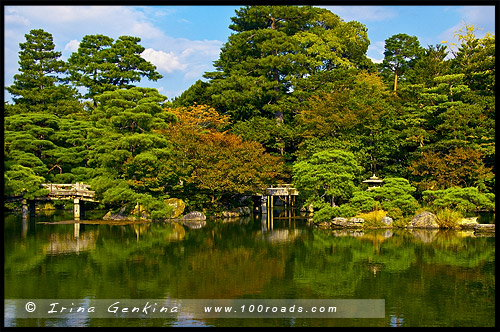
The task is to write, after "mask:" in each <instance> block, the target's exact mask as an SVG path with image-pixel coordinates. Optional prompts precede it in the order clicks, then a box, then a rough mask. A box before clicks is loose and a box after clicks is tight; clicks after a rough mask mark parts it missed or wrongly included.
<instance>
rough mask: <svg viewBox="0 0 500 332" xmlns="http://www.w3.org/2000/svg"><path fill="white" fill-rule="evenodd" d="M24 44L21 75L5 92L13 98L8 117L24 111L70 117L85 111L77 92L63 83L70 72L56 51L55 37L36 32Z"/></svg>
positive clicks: (21, 51) (17, 76) (20, 58)
mask: <svg viewBox="0 0 500 332" xmlns="http://www.w3.org/2000/svg"><path fill="white" fill-rule="evenodd" d="M25 37H26V42H24V43H20V44H19V47H20V49H21V50H20V51H19V74H16V75H14V82H13V84H12V85H11V86H9V87H6V88H5V89H6V90H7V91H8V92H9V93H10V94H11V95H12V99H13V101H14V106H12V105H9V106H8V107H7V108H6V115H10V114H16V113H17V114H18V113H23V112H45V113H51V114H56V115H64V114H69V113H72V112H75V111H78V109H81V107H80V105H79V103H78V102H77V98H76V96H77V92H76V90H75V89H73V88H71V87H69V86H67V85H64V84H60V83H61V82H63V80H64V74H65V73H66V71H67V66H66V63H65V62H64V61H63V60H61V59H60V57H61V52H58V51H55V45H54V42H53V37H52V35H51V34H50V33H48V32H46V31H44V30H43V29H33V30H31V31H30V33H29V34H26V35H25Z"/></svg>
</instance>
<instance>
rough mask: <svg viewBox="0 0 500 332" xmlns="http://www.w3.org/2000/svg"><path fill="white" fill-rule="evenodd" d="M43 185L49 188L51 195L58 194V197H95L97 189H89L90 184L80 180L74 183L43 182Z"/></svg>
mask: <svg viewBox="0 0 500 332" xmlns="http://www.w3.org/2000/svg"><path fill="white" fill-rule="evenodd" d="M42 187H44V188H46V189H48V190H49V196H57V197H73V196H75V197H76V196H79V197H83V198H91V199H93V198H94V197H95V191H92V190H89V189H90V185H88V184H83V183H79V182H77V183H72V184H66V183H64V184H59V183H43V184H42Z"/></svg>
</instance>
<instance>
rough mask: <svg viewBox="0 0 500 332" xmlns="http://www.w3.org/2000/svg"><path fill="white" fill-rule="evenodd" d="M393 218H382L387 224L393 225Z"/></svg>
mask: <svg viewBox="0 0 500 332" xmlns="http://www.w3.org/2000/svg"><path fill="white" fill-rule="evenodd" d="M393 221H394V220H393V219H392V218H391V217H388V216H385V217H383V218H382V222H383V223H384V224H386V225H387V226H392V223H393Z"/></svg>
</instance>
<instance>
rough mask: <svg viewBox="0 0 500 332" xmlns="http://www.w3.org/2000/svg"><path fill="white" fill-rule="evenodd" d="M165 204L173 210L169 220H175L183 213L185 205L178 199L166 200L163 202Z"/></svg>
mask: <svg viewBox="0 0 500 332" xmlns="http://www.w3.org/2000/svg"><path fill="white" fill-rule="evenodd" d="M164 202H165V204H166V205H168V206H171V207H172V208H173V211H172V215H171V216H170V218H177V217H179V216H180V215H182V214H183V213H184V209H185V207H186V203H184V201H183V200H182V199H180V198H168V199H166V200H165V201H164Z"/></svg>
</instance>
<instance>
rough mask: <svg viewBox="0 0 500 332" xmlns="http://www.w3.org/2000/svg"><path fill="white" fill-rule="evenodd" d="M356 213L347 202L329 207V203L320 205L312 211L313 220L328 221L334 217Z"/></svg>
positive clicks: (350, 215)
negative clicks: (316, 209)
mask: <svg viewBox="0 0 500 332" xmlns="http://www.w3.org/2000/svg"><path fill="white" fill-rule="evenodd" d="M355 215H356V211H355V210H354V209H353V208H352V207H350V206H349V205H348V204H343V205H341V206H334V207H331V206H329V205H327V206H324V207H322V208H321V209H319V210H318V211H316V212H314V216H313V219H314V222H322V221H330V220H332V219H333V218H336V217H343V218H350V217H354V216H355Z"/></svg>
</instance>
